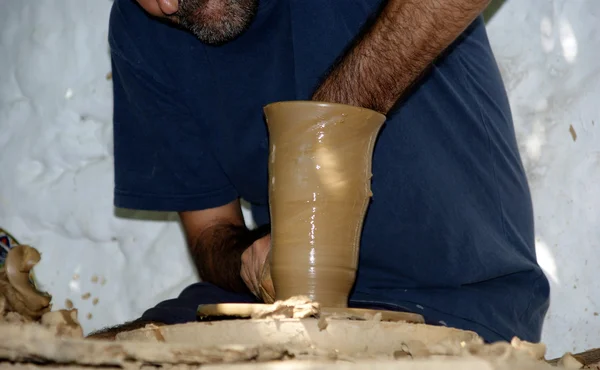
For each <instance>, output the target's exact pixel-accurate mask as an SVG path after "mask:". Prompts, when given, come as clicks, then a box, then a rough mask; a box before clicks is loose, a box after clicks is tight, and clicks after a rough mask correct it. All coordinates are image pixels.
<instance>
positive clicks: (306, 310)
mask: <svg viewBox="0 0 600 370" xmlns="http://www.w3.org/2000/svg"><path fill="white" fill-rule="evenodd" d="M320 312H321V306H320V305H319V303H317V302H313V301H312V300H310V299H309V298H308V297H305V296H297V297H292V298H290V299H287V300H285V301H277V302H275V303H273V304H271V305H268V306H265V307H264V308H261V309H259V310H257V312H255V313H253V314H252V318H253V319H265V318H273V319H304V318H306V317H318V316H319V314H320Z"/></svg>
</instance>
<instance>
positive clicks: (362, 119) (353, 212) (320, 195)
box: [264, 101, 386, 308]
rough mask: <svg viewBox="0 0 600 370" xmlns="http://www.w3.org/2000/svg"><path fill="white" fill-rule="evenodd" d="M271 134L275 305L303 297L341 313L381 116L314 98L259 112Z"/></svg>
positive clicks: (353, 269)
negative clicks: (338, 310) (340, 309)
mask: <svg viewBox="0 0 600 370" xmlns="http://www.w3.org/2000/svg"><path fill="white" fill-rule="evenodd" d="M264 112H265V116H266V121H267V127H268V131H269V141H270V143H269V146H270V152H269V177H270V182H269V203H270V204H269V206H270V212H271V243H272V254H271V260H270V269H271V277H272V279H273V285H274V288H275V294H276V297H275V299H276V300H283V299H288V298H290V297H292V296H297V295H304V296H307V297H309V298H311V299H313V300H314V301H317V302H319V303H320V304H321V306H322V307H332V308H345V307H347V303H348V295H349V293H350V290H351V289H352V286H353V284H354V280H355V277H356V269H357V265H358V253H359V241H360V236H361V233H362V225H363V220H364V216H365V212H366V210H367V206H368V204H369V200H370V197H371V195H372V193H371V177H372V173H371V161H372V157H373V147H374V145H375V139H376V137H377V134H378V133H379V130H380V128H381V126H382V125H383V123H384V122H385V119H386V117H385V116H384V115H382V114H380V113H377V112H375V111H372V110H369V109H364V108H358V107H354V106H348V105H341V104H330V103H321V102H312V101H293V102H277V103H273V104H269V105H267V106H266V107H265V108H264Z"/></svg>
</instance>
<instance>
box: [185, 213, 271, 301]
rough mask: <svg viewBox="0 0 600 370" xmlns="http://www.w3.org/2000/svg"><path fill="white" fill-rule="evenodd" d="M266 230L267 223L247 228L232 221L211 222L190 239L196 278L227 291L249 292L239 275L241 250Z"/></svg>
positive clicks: (267, 230) (261, 235)
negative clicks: (211, 223)
mask: <svg viewBox="0 0 600 370" xmlns="http://www.w3.org/2000/svg"><path fill="white" fill-rule="evenodd" d="M269 232H270V228H269V225H266V226H262V227H260V228H258V229H255V230H248V229H247V228H246V227H245V226H243V225H242V226H240V225H232V224H218V225H214V226H211V227H209V228H207V229H206V230H204V231H203V232H201V233H200V234H199V235H198V237H197V238H196V239H195V240H192V241H191V242H190V251H191V254H192V259H193V260H194V263H195V265H196V268H197V269H198V273H199V275H200V278H201V279H202V280H203V281H206V282H209V283H212V284H214V285H216V286H218V287H221V288H223V289H225V290H228V291H231V292H238V293H249V294H251V292H250V290H249V289H248V287H247V286H246V284H245V283H244V281H243V279H242V278H241V276H240V270H241V266H242V258H241V257H242V253H244V251H245V250H246V249H247V248H248V247H250V246H251V245H252V243H254V241H256V240H257V239H259V238H261V237H263V236H264V235H267V234H268V233H269Z"/></svg>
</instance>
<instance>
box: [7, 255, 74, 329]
mask: <svg viewBox="0 0 600 370" xmlns="http://www.w3.org/2000/svg"><path fill="white" fill-rule="evenodd" d="M40 258H41V256H40V253H39V252H38V251H37V250H36V249H35V248H32V247H30V246H27V245H17V246H15V247H13V248H12V249H11V250H10V251H9V252H8V254H7V256H6V263H5V264H4V266H3V267H2V268H1V269H0V324H7V323H12V324H26V323H32V324H35V325H34V327H41V328H45V329H46V330H49V331H50V332H52V333H53V334H54V335H55V336H57V337H72V338H83V330H82V329H81V326H80V325H79V321H78V319H77V310H76V309H72V310H59V311H53V312H51V311H50V310H51V308H52V305H51V300H52V296H51V295H50V294H48V293H46V292H41V291H39V290H38V289H37V288H36V286H35V284H34V283H33V278H32V273H33V267H34V266H35V265H36V264H37V263H39V261H40ZM0 333H2V334H4V332H3V331H0Z"/></svg>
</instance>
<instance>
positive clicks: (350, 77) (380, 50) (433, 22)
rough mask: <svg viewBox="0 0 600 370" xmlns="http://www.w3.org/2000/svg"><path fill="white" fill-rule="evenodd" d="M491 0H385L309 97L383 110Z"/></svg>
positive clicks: (387, 108) (389, 106)
mask: <svg viewBox="0 0 600 370" xmlns="http://www.w3.org/2000/svg"><path fill="white" fill-rule="evenodd" d="M489 3H490V0H389V1H388V2H387V4H386V5H385V7H384V8H383V10H382V12H381V14H380V15H379V17H378V18H377V20H376V21H375V23H374V24H373V25H372V26H371V28H370V29H368V30H366V32H365V33H364V34H363V36H362V37H361V38H360V39H359V40H357V41H356V43H355V44H354V46H353V47H352V48H350V49H349V50H348V52H347V53H346V54H345V55H344V56H343V57H342V58H341V59H340V60H339V62H338V63H337V64H336V65H335V66H334V68H333V69H332V70H331V71H330V72H329V74H328V75H327V77H326V78H325V80H324V81H323V83H322V84H321V86H320V87H319V88H318V89H317V90H316V92H315V94H314V95H313V100H316V101H326V102H332V103H342V104H350V105H355V106H359V107H364V108H370V109H373V110H376V111H378V112H381V113H383V114H387V112H388V111H389V110H390V109H391V108H392V107H393V105H394V104H395V103H396V101H397V100H398V99H399V98H400V97H402V95H403V94H404V93H405V92H406V91H407V90H408V89H409V87H410V86H411V85H412V84H413V83H414V82H415V81H416V80H417V79H418V78H419V76H420V75H421V74H422V73H423V71H424V70H425V69H426V68H427V67H428V66H429V65H430V64H431V63H433V61H434V60H435V59H436V58H437V57H438V56H439V55H440V54H441V53H442V52H443V51H444V49H446V48H447V47H448V46H449V45H450V44H451V43H452V42H453V41H454V40H455V39H456V38H457V37H458V36H459V35H460V34H461V33H462V32H463V31H464V30H465V29H466V28H467V27H468V26H469V24H471V22H473V20H474V19H475V18H476V17H477V16H478V15H479V14H480V13H481V12H482V11H483V10H484V9H485V8H486V6H487V5H488V4H489Z"/></svg>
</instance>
